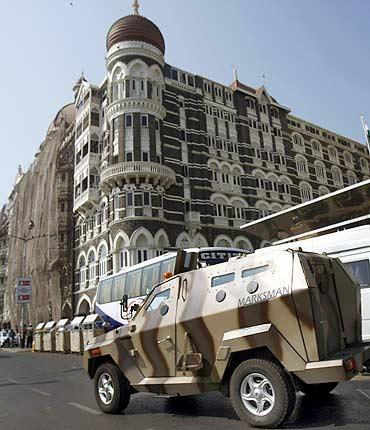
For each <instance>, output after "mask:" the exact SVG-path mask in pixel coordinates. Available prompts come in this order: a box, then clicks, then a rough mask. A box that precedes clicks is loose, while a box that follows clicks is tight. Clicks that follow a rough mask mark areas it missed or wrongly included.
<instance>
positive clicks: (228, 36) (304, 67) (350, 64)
mask: <svg viewBox="0 0 370 430" xmlns="http://www.w3.org/2000/svg"><path fill="white" fill-rule="evenodd" d="M0 4H1V18H0V55H1V60H0V61H1V63H0V64H1V67H0V83H1V84H0V85H1V87H0V90H1V91H0V94H1V103H0V118H1V121H2V127H1V128H2V133H1V134H2V139H1V141H2V143H1V147H2V148H3V151H2V153H1V156H0V172H1V173H0V174H1V176H0V177H1V181H0V203H5V202H6V200H7V198H8V195H9V193H10V191H11V188H12V186H13V183H14V179H15V176H16V173H17V168H18V165H19V164H21V165H22V167H23V168H24V169H25V170H26V169H27V168H28V167H29V166H30V164H31V163H32V161H33V159H34V155H35V153H36V152H37V149H38V147H39V146H40V144H41V142H42V141H43V139H44V138H45V134H46V131H47V128H48V126H49V124H50V122H51V121H52V120H53V118H54V117H55V115H56V113H57V112H58V111H59V109H60V108H61V107H62V106H64V105H65V104H67V103H70V102H72V101H73V92H72V87H73V84H74V83H75V81H76V80H77V78H78V77H79V76H80V75H81V72H82V71H83V72H84V74H85V77H86V78H87V79H88V80H89V81H90V82H92V83H94V84H99V83H100V82H101V81H102V80H103V78H104V74H105V54H106V51H105V38H106V34H107V31H108V29H109V27H110V26H111V24H112V23H113V22H114V21H115V20H116V19H118V18H120V17H121V16H124V15H127V14H128V13H131V4H132V0H68V1H65V0H32V1H30V0H17V1H5V0H0ZM140 6H141V7H140V13H141V14H142V15H144V16H146V17H147V18H149V19H151V20H152V21H153V22H155V23H156V24H157V25H158V27H159V28H160V29H161V31H162V33H163V35H164V38H165V41H166V56H165V59H166V62H167V63H169V64H172V65H174V66H176V67H179V68H182V69H184V70H187V71H189V72H192V73H194V74H199V75H202V76H205V77H208V78H210V79H212V80H215V81H217V82H220V83H223V84H230V83H231V82H232V80H233V69H234V68H236V69H237V70H238V76H239V80H240V81H241V82H243V83H245V84H247V85H249V86H252V87H258V86H261V85H262V84H265V86H266V87H267V89H268V90H269V92H270V94H271V95H272V96H273V97H275V98H276V99H277V100H278V101H279V102H280V103H281V104H283V105H285V106H288V107H290V108H291V110H292V113H293V114H294V115H297V116H299V117H302V118H304V119H305V120H307V121H311V122H313V123H315V124H318V125H320V126H322V127H325V128H328V129H329V130H332V131H335V132H337V133H339V134H343V135H344V136H347V137H349V138H352V139H355V140H358V141H361V142H362V143H364V137H363V130H362V128H361V122H360V115H361V114H363V115H365V118H367V119H368V122H369V123H370V104H369V101H370V79H369V78H370V75H369V70H370V55H369V54H370V49H369V48H370V46H369V44H370V25H369V17H370V2H369V1H367V0H351V1H348V0H310V1H307V0H258V1H255V0H254V1H251V0H228V1H225V0H182V1H180V0H140ZM263 75H265V78H263Z"/></svg>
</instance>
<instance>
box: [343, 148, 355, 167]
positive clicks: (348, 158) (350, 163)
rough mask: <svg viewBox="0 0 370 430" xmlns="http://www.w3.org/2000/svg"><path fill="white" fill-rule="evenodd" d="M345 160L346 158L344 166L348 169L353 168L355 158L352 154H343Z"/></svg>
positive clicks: (346, 152)
mask: <svg viewBox="0 0 370 430" xmlns="http://www.w3.org/2000/svg"><path fill="white" fill-rule="evenodd" d="M343 158H344V164H345V165H346V166H348V167H353V158H352V154H350V153H349V152H348V151H344V152H343Z"/></svg>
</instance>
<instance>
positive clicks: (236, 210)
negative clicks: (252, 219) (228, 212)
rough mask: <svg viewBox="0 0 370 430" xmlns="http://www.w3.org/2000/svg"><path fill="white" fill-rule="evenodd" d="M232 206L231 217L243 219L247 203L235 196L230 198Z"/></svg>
mask: <svg viewBox="0 0 370 430" xmlns="http://www.w3.org/2000/svg"><path fill="white" fill-rule="evenodd" d="M231 206H232V214H233V218H235V219H238V220H243V219H244V209H245V208H246V207H247V204H246V203H245V202H244V201H242V200H241V199H239V198H235V199H234V200H231Z"/></svg>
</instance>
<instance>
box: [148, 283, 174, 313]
mask: <svg viewBox="0 0 370 430" xmlns="http://www.w3.org/2000/svg"><path fill="white" fill-rule="evenodd" d="M170 292H171V289H170V288H168V289H167V290H164V291H161V292H160V293H158V294H156V295H155V296H154V297H153V299H152V301H151V302H150V304H149V306H148V307H147V308H146V310H147V311H154V310H156V309H158V308H159V307H160V305H161V304H162V303H163V302H164V301H165V300H168V299H169V298H170Z"/></svg>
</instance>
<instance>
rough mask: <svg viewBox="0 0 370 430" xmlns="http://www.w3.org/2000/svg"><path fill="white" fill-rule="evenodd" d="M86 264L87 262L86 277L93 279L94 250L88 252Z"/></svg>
mask: <svg viewBox="0 0 370 430" xmlns="http://www.w3.org/2000/svg"><path fill="white" fill-rule="evenodd" d="M87 264H88V277H89V279H90V281H93V280H94V279H95V252H94V251H93V250H91V251H90V252H89V255H88V257H87Z"/></svg>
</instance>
